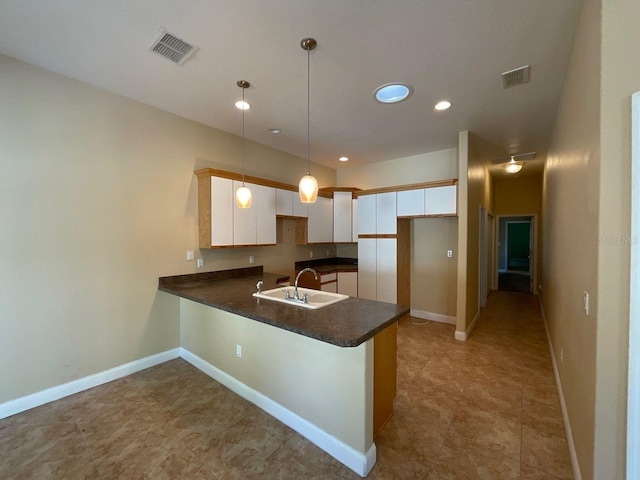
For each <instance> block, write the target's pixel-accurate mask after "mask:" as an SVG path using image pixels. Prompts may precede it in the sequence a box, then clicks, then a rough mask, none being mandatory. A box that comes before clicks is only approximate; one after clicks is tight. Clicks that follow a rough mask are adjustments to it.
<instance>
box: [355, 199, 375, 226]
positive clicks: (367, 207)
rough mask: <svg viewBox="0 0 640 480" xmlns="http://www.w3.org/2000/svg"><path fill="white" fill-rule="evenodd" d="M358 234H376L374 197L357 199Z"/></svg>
mask: <svg viewBox="0 0 640 480" xmlns="http://www.w3.org/2000/svg"><path fill="white" fill-rule="evenodd" d="M358 233H359V234H375V233H376V195H362V196H359V197H358Z"/></svg>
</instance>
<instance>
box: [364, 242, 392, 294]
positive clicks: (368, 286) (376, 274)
mask: <svg viewBox="0 0 640 480" xmlns="http://www.w3.org/2000/svg"><path fill="white" fill-rule="evenodd" d="M397 258H398V248H397V239H395V238H360V239H358V296H359V297H360V298H367V299H369V300H378V301H380V302H389V303H396V301H397V288H398V287H397V285H398V277H397V274H398V270H397Z"/></svg>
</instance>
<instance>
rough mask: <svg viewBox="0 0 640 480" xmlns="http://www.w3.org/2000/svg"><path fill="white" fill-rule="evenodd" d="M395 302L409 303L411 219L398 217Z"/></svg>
mask: <svg viewBox="0 0 640 480" xmlns="http://www.w3.org/2000/svg"><path fill="white" fill-rule="evenodd" d="M397 228H398V243H397V255H398V259H397V265H396V268H397V276H396V279H397V290H396V292H397V293H396V302H397V303H399V304H400V305H411V220H409V219H408V218H399V219H398V227H397Z"/></svg>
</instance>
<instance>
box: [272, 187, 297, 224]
mask: <svg viewBox="0 0 640 480" xmlns="http://www.w3.org/2000/svg"><path fill="white" fill-rule="evenodd" d="M294 193H295V192H292V191H291V190H283V189H281V188H278V189H276V215H285V216H287V217H291V216H293V194H294Z"/></svg>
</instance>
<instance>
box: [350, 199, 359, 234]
mask: <svg viewBox="0 0 640 480" xmlns="http://www.w3.org/2000/svg"><path fill="white" fill-rule="evenodd" d="M351 219H352V220H351V221H352V222H353V223H352V225H351V241H352V242H356V243H357V242H358V199H357V198H354V199H353V200H351Z"/></svg>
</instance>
